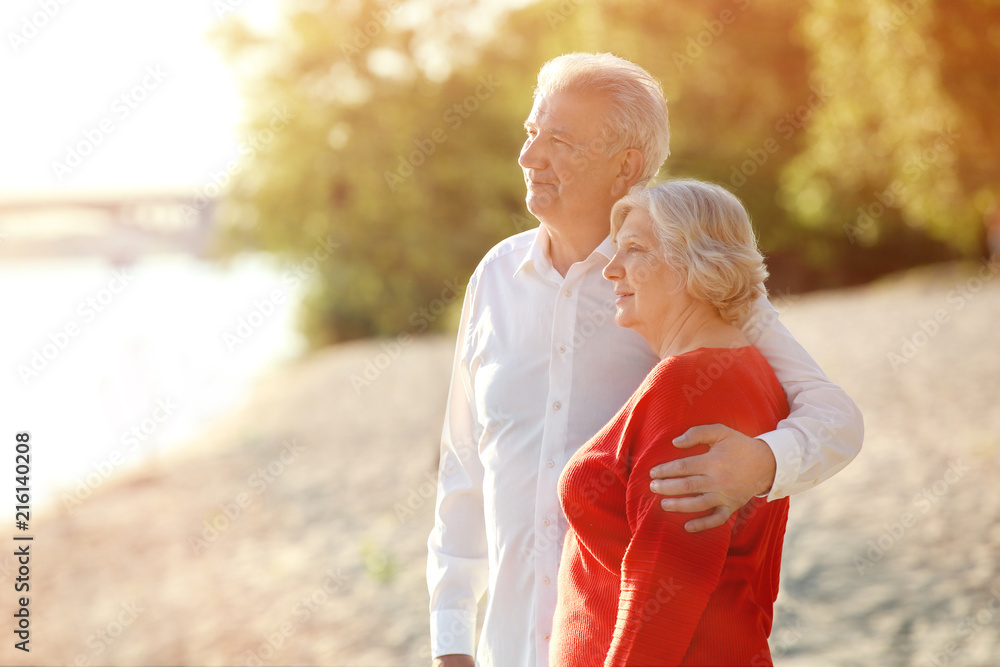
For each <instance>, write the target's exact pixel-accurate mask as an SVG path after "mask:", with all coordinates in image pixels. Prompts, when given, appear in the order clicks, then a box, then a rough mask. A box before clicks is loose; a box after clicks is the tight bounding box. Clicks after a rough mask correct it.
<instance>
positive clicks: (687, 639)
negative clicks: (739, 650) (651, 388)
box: [604, 383, 735, 667]
mask: <svg viewBox="0 0 1000 667" xmlns="http://www.w3.org/2000/svg"><path fill="white" fill-rule="evenodd" d="M677 384H678V386H679V384H680V383H677ZM663 393H667V394H669V390H668V391H667V392H663ZM663 393H661V394H660V396H659V399H666V400H659V399H658V400H656V401H655V402H654V401H652V400H644V401H642V402H640V404H639V405H637V408H638V409H637V410H636V411H635V412H634V413H633V419H632V420H631V423H630V425H629V427H627V432H626V434H625V439H624V440H623V450H630V454H631V456H630V458H631V469H630V472H629V477H628V481H627V484H626V513H627V516H628V521H629V527H630V528H631V531H632V538H631V541H630V543H629V546H628V549H627V550H626V552H625V558H624V560H623V562H622V571H621V591H620V595H619V602H618V618H617V622H616V625H615V632H614V637H613V639H612V642H611V647H610V649H609V651H608V655H607V658H606V659H605V663H604V664H605V667H611V666H612V665H614V666H623V665H631V666H638V665H677V664H680V662H681V661H682V660H683V659H684V655H685V654H686V653H687V650H688V647H689V645H690V643H691V639H692V637H693V636H694V632H695V629H696V627H697V626H698V622H699V620H700V619H701V616H702V614H703V612H704V611H705V608H706V606H707V605H708V601H709V598H710V597H711V595H712V593H713V592H714V591H715V589H716V587H717V586H718V583H719V579H720V575H721V573H722V567H723V564H724V562H725V559H726V553H727V551H728V549H729V542H730V539H731V536H732V524H733V521H734V518H732V517H731V518H730V520H729V521H727V522H726V523H725V524H724V525H722V526H719V527H718V528H713V529H711V530H706V531H703V532H699V533H688V532H687V531H685V530H684V524H685V523H686V522H687V521H689V520H690V519H691V518H692V517H691V515H690V514H680V513H676V512H664V511H662V510H661V509H660V507H659V500H660V498H659V496H657V495H656V494H654V493H653V492H652V491H650V489H649V482H650V479H651V478H650V475H649V471H650V469H651V468H653V467H654V466H655V465H658V464H660V463H664V462H665V461H673V460H675V459H678V458H683V457H687V456H694V455H696V454H701V453H703V452H705V451H707V449H708V448H707V447H706V446H699V447H692V448H689V449H685V450H681V449H678V448H677V447H674V445H673V444H672V440H673V438H674V437H676V436H678V435H680V434H681V433H683V432H684V431H685V430H686V428H687V424H685V422H684V413H685V407H686V404H685V401H684V400H683V398H682V397H681V396H679V395H678V394H677V393H676V392H675V393H674V396H673V400H671V398H670V396H666V397H664V396H663ZM645 398H646V399H650V398H651V397H650V396H649V395H647V396H646V397H645ZM678 399H679V400H678ZM622 455H623V456H624V455H626V451H623V452H622ZM709 513H710V512H709V511H706V512H702V513H700V514H699V515H698V516H704V515H707V514H709ZM734 516H735V515H734Z"/></svg>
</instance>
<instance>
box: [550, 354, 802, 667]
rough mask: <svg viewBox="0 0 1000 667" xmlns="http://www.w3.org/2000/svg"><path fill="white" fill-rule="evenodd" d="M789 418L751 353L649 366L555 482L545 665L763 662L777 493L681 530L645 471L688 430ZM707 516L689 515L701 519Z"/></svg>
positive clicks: (769, 375)
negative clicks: (556, 539)
mask: <svg viewBox="0 0 1000 667" xmlns="http://www.w3.org/2000/svg"><path fill="white" fill-rule="evenodd" d="M787 415H788V404H787V402H786V400H785V395H784V393H783V392H782V389H781V385H780V384H779V383H778V380H777V378H776V377H775V376H774V372H773V371H772V370H771V367H770V366H769V365H768V363H767V360H766V359H764V357H763V356H762V355H761V354H760V352H759V351H758V350H757V349H756V348H755V347H742V348H735V349H728V348H712V349H708V348H700V349H697V350H694V351H692V352H688V353H685V354H682V355H679V356H676V357H671V358H668V359H665V360H663V361H661V362H660V363H659V364H658V365H657V366H656V368H654V369H653V370H652V371H651V372H650V374H649V376H648V377H647V378H646V379H645V381H643V383H642V385H641V386H640V387H639V388H638V389H637V390H636V392H635V394H633V395H632V398H630V399H629V401H628V403H626V404H625V406H624V407H622V409H621V410H620V411H619V412H618V414H617V415H616V416H615V417H614V418H613V419H612V420H611V421H610V422H609V423H608V424H607V425H606V426H605V427H604V428H603V429H601V431H600V432H598V433H597V435H595V436H594V437H593V438H592V439H591V440H590V441H589V442H587V443H586V444H585V445H584V446H583V447H581V448H580V450H579V451H577V452H576V454H574V456H573V457H572V458H571V459H570V461H569V463H568V464H567V465H566V468H565V470H564V471H563V473H562V476H561V477H560V479H559V499H560V502H561V503H562V507H563V511H564V512H565V514H566V518H567V520H568V522H569V530H568V531H567V534H566V541H565V544H564V547H563V554H562V563H561V565H560V567H559V587H558V591H559V598H558V603H557V605H556V614H555V620H554V627H553V631H552V643H551V645H550V651H549V658H550V663H551V665H552V667H588V666H590V665H606V666H610V665H633V666H639V665H744V666H745V665H751V666H753V667H757V666H758V665H770V664H771V656H770V652H769V650H768V645H767V637H768V635H769V634H770V632H771V617H772V613H773V612H772V605H773V603H774V598H775V596H776V595H777V593H778V571H779V567H780V564H781V542H782V539H783V537H784V532H785V520H786V518H787V516H788V501H787V499H782V500H777V501H774V502H770V503H768V502H765V501H764V500H763V499H760V498H754V499H752V500H751V501H750V502H749V503H748V504H747V505H746V506H745V507H744V508H743V510H741V511H740V512H738V513H736V514H734V515H733V516H732V517H730V519H729V521H728V522H726V524H725V525H723V526H720V527H718V528H713V529H710V530H707V531H703V532H700V533H688V532H686V531H685V530H684V528H683V526H684V523H685V522H687V521H688V520H690V519H691V518H692V515H690V514H676V513H671V512H665V511H663V510H662V509H661V508H660V506H659V501H660V500H661V499H662V496H658V495H656V494H654V493H653V492H652V491H650V489H649V482H650V476H649V471H650V469H651V468H652V467H653V466H655V465H658V464H660V463H665V462H667V461H671V460H674V459H677V458H681V457H686V456H693V455H695V454H701V453H702V452H704V451H707V447H706V446H704V445H700V446H698V447H693V448H689V449H678V448H676V447H674V446H673V444H672V442H671V441H672V440H673V438H675V437H676V436H678V435H680V434H682V433H684V431H686V430H687V429H688V428H689V427H691V426H696V425H700V424H715V423H719V424H725V425H726V426H730V427H732V428H734V429H736V430H738V431H741V432H742V433H745V434H747V435H750V436H754V437H756V436H757V435H760V434H761V433H766V432H767V431H771V430H773V429H774V427H775V425H776V424H777V423H778V421H780V420H781V419H783V418H784V417H786V416H787ZM707 513H708V512H705V513H702V514H700V515H697V516H703V515H704V514H707Z"/></svg>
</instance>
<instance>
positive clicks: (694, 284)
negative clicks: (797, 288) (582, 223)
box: [611, 179, 767, 323]
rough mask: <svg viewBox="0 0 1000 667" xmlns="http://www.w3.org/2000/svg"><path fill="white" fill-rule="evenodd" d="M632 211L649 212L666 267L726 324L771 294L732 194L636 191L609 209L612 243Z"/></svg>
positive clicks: (671, 184) (746, 219)
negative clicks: (674, 272)
mask: <svg viewBox="0 0 1000 667" xmlns="http://www.w3.org/2000/svg"><path fill="white" fill-rule="evenodd" d="M634 209H640V210H644V211H647V212H649V215H650V217H652V219H653V223H654V229H655V231H656V237H657V238H658V239H659V241H660V243H661V244H662V247H663V253H664V256H665V258H666V260H667V262H668V263H669V264H670V265H671V266H672V267H673V268H674V269H676V270H678V271H681V272H682V274H683V275H686V276H687V290H688V294H690V295H691V296H692V297H694V298H695V299H698V300H700V301H704V302H707V303H709V304H711V305H712V306H714V307H715V308H717V309H718V310H719V314H720V315H722V317H723V319H725V320H726V321H728V322H730V323H739V322H740V321H742V320H743V318H745V317H746V316H747V315H748V314H749V312H750V309H751V307H752V306H753V303H754V301H756V300H757V298H758V297H759V296H760V295H761V294H767V290H766V289H765V288H764V284H763V283H764V281H765V280H766V279H767V268H766V267H765V266H764V257H763V256H762V255H761V254H760V251H759V250H758V249H757V238H756V235H755V234H754V230H753V226H752V225H751V224H750V216H749V215H747V212H746V209H745V208H744V207H743V204H742V203H741V202H740V200H739V199H737V197H736V195H734V194H733V193H731V192H729V191H728V190H726V189H725V188H722V187H720V186H718V185H715V184H714V183H705V182H703V181H696V180H693V179H676V180H669V181H664V182H662V183H658V184H656V185H653V186H650V187H644V186H639V185H637V186H635V187H633V188H632V189H631V190H630V191H629V193H628V194H626V195H625V196H624V197H622V198H621V199H620V200H619V201H618V202H617V203H616V204H615V206H614V208H612V209H611V238H612V239H614V238H615V237H616V236H617V234H618V230H619V229H620V228H621V226H622V223H623V222H624V221H625V218H626V217H627V216H628V214H629V213H630V212H632V210H634Z"/></svg>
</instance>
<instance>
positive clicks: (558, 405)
mask: <svg viewBox="0 0 1000 667" xmlns="http://www.w3.org/2000/svg"><path fill="white" fill-rule="evenodd" d="M561 407H562V403H560V402H559V401H556V402H555V403H553V404H552V409H553V410H558V409H559V408H561Z"/></svg>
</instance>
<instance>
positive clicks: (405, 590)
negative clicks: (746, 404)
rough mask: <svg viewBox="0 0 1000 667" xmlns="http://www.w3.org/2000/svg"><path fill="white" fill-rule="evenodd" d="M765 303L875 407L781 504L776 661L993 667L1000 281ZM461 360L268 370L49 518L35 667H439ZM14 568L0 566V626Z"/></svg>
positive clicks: (354, 355) (335, 361)
mask: <svg viewBox="0 0 1000 667" xmlns="http://www.w3.org/2000/svg"><path fill="white" fill-rule="evenodd" d="M997 268H1000V267H997V266H996V265H994V266H992V267H991V266H990V265H961V266H938V267H929V268H926V269H921V270H917V271H912V272H909V273H907V274H904V275H900V276H893V277H890V278H887V279H884V280H882V281H879V282H878V283H875V284H872V285H869V286H865V287H862V288H857V289H851V290H840V291H834V292H822V293H815V294H809V295H803V296H792V297H783V296H782V295H775V299H774V300H775V302H776V304H777V305H778V306H779V307H780V309H781V310H782V321H783V322H784V323H785V324H786V326H787V327H788V328H789V329H790V330H791V331H792V332H793V333H794V334H795V335H796V336H797V338H798V339H799V340H800V341H801V342H802V344H803V345H804V346H805V347H806V348H807V349H808V350H810V351H811V352H812V353H813V355H814V357H815V358H816V359H817V361H818V362H819V363H820V365H821V366H822V367H823V368H824V369H825V370H826V371H827V373H828V375H830V377H831V378H832V379H834V380H835V381H836V382H838V383H840V384H842V385H843V386H844V387H845V388H846V389H847V390H848V392H849V393H850V394H851V395H852V396H853V397H854V398H855V400H856V401H857V402H858V404H859V405H860V407H861V409H862V411H863V413H864V416H865V425H866V438H865V445H864V449H863V451H862V453H861V454H860V456H859V457H858V458H857V459H856V460H855V461H854V462H853V463H852V464H851V465H850V466H848V468H846V469H845V470H844V471H843V472H841V473H840V474H838V475H837V476H836V477H835V478H833V479H832V480H830V481H828V482H826V483H824V484H822V485H820V486H818V487H816V488H814V489H812V490H809V491H807V492H804V493H802V494H799V495H797V496H795V497H793V499H792V501H791V508H792V509H791V518H790V522H789V528H788V533H787V537H786V540H785V553H784V560H783V572H782V590H781V593H780V595H779V598H778V603H777V607H776V615H775V625H774V629H773V632H772V636H771V640H772V641H771V646H772V651H773V654H774V657H775V661H776V664H778V665H783V666H788V667H793V666H794V667H806V666H808V667H817V666H820V667H821V666H826V665H859V666H868V665H878V666H908V665H919V666H924V665H934V666H937V667H941V666H942V665H965V666H987V665H997V664H1000V557H998V554H1000V494H994V493H993V492H992V491H991V489H992V488H993V486H992V485H993V484H996V483H997V481H998V480H1000V456H998V453H1000V337H998V333H997V325H998V323H1000V279H998V277H1000V273H997V272H996V270H995V269H997ZM453 347H454V341H453V340H452V339H451V338H450V337H433V338H420V339H415V340H412V341H405V342H402V343H401V342H400V341H398V340H387V341H364V342H358V343H352V344H346V345H341V346H336V347H333V348H329V349H326V350H322V351H320V352H318V353H315V354H312V355H310V356H309V357H307V358H305V359H302V360H300V361H298V362H296V363H294V364H290V365H288V366H287V367H284V368H282V369H280V370H278V371H276V372H274V373H272V374H271V375H270V376H269V377H268V378H267V379H266V380H265V381H263V382H261V383H260V385H259V386H258V387H257V388H256V390H255V392H254V394H253V398H252V399H251V400H250V401H248V402H247V404H246V405H244V406H243V407H242V408H241V409H239V410H237V411H235V412H233V413H232V414H230V415H229V416H227V417H226V418H225V419H223V420H221V421H219V422H218V423H216V424H215V425H214V426H213V427H212V428H211V429H209V430H208V431H206V432H205V433H204V434H203V436H202V437H200V438H198V439H197V440H195V441H192V442H190V443H188V444H187V445H185V446H183V447H181V448H179V449H178V450H177V451H175V452H173V453H171V454H170V455H168V456H165V457H163V458H162V459H161V460H159V461H158V462H157V463H156V465H155V466H148V467H146V468H143V469H141V470H137V471H134V472H129V473H127V474H126V473H122V474H121V475H120V476H116V477H114V478H113V479H111V480H109V482H108V483H107V484H104V485H102V487H101V488H100V489H99V491H98V492H96V493H95V494H94V495H93V496H92V497H90V498H88V499H86V501H84V502H82V503H81V504H80V505H79V506H78V507H75V508H73V510H72V511H70V510H68V509H66V508H60V509H58V510H55V511H52V512H49V514H48V515H47V516H45V517H42V518H39V519H38V520H36V521H35V522H34V527H35V529H36V530H35V541H34V546H33V549H34V550H35V551H34V552H33V557H32V565H31V567H32V599H31V614H32V616H31V624H32V640H31V649H32V650H31V652H30V653H23V652H21V651H16V650H14V649H13V646H12V645H13V640H12V639H11V635H10V631H9V630H6V631H5V636H6V637H7V639H6V640H5V641H4V644H3V647H2V648H0V661H2V662H3V664H29V665H56V664H58V665H65V664H76V665H167V664H180V665H290V664H297V665H373V666H374V665H380V666H382V665H385V666H388V665H428V664H429V663H430V653H429V644H428V639H427V623H428V611H427V592H426V587H425V583H424V567H425V549H426V546H425V543H426V538H427V534H428V531H429V530H430V526H431V524H432V522H433V502H434V480H435V476H436V463H437V456H438V453H437V448H438V437H439V434H440V428H441V423H442V419H443V415H444V403H445V396H446V393H447V389H448V387H447V383H448V376H449V370H450V363H451V358H452V354H453ZM16 567H17V566H16V564H15V559H14V557H13V556H12V555H4V556H0V583H2V588H3V589H4V590H5V591H7V592H6V593H5V594H4V595H3V596H0V613H3V614H4V616H5V618H7V619H8V621H7V622H6V624H5V627H8V628H9V627H10V625H11V622H10V620H9V619H11V615H12V613H13V610H14V606H13V605H14V594H13V592H12V591H11V588H12V580H13V577H15V576H16Z"/></svg>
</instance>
